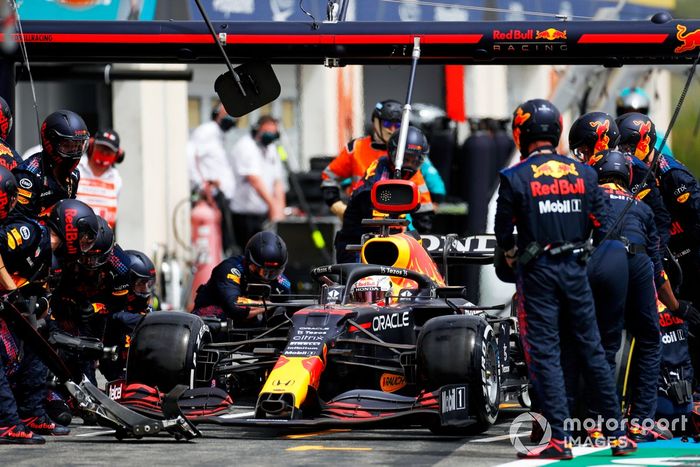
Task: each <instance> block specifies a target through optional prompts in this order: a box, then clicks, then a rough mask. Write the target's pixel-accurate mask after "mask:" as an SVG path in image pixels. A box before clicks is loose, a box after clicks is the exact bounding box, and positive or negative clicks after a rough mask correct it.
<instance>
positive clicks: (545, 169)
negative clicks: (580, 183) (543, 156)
mask: <svg viewBox="0 0 700 467" xmlns="http://www.w3.org/2000/svg"><path fill="white" fill-rule="evenodd" d="M530 167H532V172H533V175H534V177H535V178H540V177H552V178H562V177H564V176H566V175H576V176H578V171H576V164H574V163H573V162H572V163H571V164H567V163H565V162H559V161H547V162H545V163H544V164H540V165H535V164H531V165H530Z"/></svg>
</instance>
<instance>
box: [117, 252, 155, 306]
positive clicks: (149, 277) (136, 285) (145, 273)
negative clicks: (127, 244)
mask: <svg viewBox="0 0 700 467" xmlns="http://www.w3.org/2000/svg"><path fill="white" fill-rule="evenodd" d="M124 253H126V255H127V256H128V257H129V288H130V289H131V291H132V293H133V294H134V295H136V296H137V297H140V298H143V299H150V298H151V294H152V293H153V286H154V285H155V282H156V267H155V265H154V264H153V261H151V258H149V257H148V256H146V254H145V253H142V252H140V251H138V250H125V251H124Z"/></svg>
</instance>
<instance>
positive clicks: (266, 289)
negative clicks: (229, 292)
mask: <svg viewBox="0 0 700 467" xmlns="http://www.w3.org/2000/svg"><path fill="white" fill-rule="evenodd" d="M271 290H272V289H271V288H270V286H269V285H268V284H248V287H247V288H246V292H245V296H246V297H247V298H252V299H257V300H265V299H266V298H269V297H270V292H271Z"/></svg>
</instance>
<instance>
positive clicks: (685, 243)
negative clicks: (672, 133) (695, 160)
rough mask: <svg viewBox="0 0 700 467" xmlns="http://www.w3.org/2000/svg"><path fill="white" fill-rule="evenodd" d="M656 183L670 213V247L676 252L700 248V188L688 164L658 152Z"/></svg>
mask: <svg viewBox="0 0 700 467" xmlns="http://www.w3.org/2000/svg"><path fill="white" fill-rule="evenodd" d="M658 157H659V158H660V159H659V167H658V172H657V183H658V184H659V190H660V191H661V196H662V197H663V200H664V204H666V208H667V209H668V212H669V213H670V214H671V240H670V241H669V247H671V251H673V252H674V253H675V254H680V253H682V252H683V251H685V250H689V249H694V250H697V249H698V248H700V188H699V187H698V181H697V180H696V179H695V177H694V176H693V174H691V173H690V171H689V170H688V168H687V167H686V166H684V165H683V164H681V163H680V162H678V161H677V160H676V159H674V158H672V157H669V156H666V155H659V156H658Z"/></svg>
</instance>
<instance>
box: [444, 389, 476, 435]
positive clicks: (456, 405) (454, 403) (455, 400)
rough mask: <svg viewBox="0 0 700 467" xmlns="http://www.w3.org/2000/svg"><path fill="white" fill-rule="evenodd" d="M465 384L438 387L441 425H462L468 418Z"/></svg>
mask: <svg viewBox="0 0 700 467" xmlns="http://www.w3.org/2000/svg"><path fill="white" fill-rule="evenodd" d="M468 409H469V408H468V406H467V386H466V385H461V384H452V385H449V386H443V387H441V388H440V421H441V423H442V425H443V426H445V425H447V426H463V425H465V424H466V423H467V421H468V419H469V410H468Z"/></svg>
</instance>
